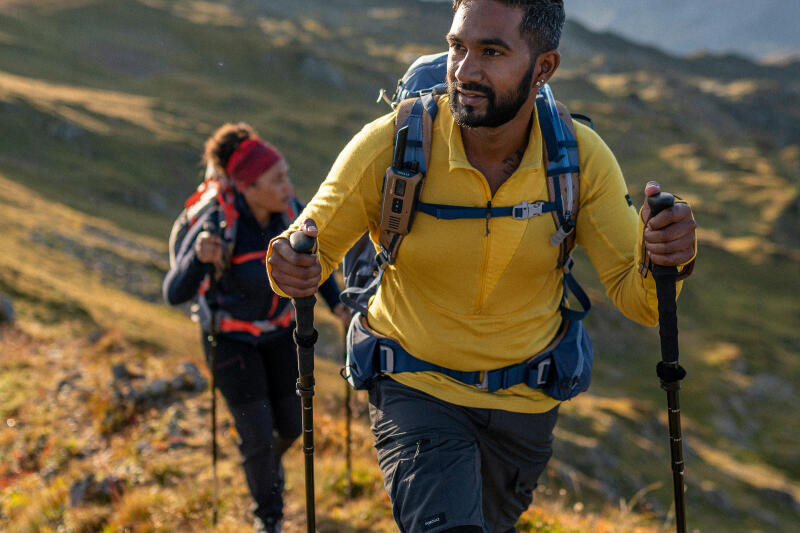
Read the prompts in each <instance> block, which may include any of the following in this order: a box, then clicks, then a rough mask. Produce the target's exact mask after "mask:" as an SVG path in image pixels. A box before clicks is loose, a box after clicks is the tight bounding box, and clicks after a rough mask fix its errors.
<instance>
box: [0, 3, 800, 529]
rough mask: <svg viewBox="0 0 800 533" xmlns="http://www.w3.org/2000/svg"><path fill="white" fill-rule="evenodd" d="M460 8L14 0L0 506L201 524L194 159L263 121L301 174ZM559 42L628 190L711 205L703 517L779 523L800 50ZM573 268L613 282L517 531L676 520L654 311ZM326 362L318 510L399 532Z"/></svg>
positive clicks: (792, 483) (8, 20) (359, 121)
mask: <svg viewBox="0 0 800 533" xmlns="http://www.w3.org/2000/svg"><path fill="white" fill-rule="evenodd" d="M449 20H450V10H449V7H448V6H447V5H437V4H431V3H422V2H414V1H405V2H394V3H392V4H391V6H389V5H387V3H385V2H380V1H378V0H372V1H370V0H367V1H356V0H329V1H327V2H321V1H318V0H297V1H294V2H291V3H284V2H280V3H277V2H276V3H263V2H256V1H254V0H235V1H234V0H231V1H220V2H202V1H184V0H175V1H167V0H121V1H111V0H62V1H55V0H53V1H42V2H37V3H35V4H34V5H32V4H30V3H28V2H22V1H16V0H2V1H0V139H2V141H0V220H2V228H3V231H2V232H0V243H2V249H3V251H4V253H3V254H2V256H1V259H0V261H2V268H0V293H5V294H7V295H9V296H11V297H12V298H13V300H14V303H15V307H16V311H17V315H18V320H17V321H16V323H15V324H14V325H11V326H9V325H6V326H3V327H2V329H1V330H0V350H2V351H1V352H0V370H1V371H0V408H1V409H2V411H1V412H0V419H2V420H0V422H2V423H3V425H2V429H0V498H1V500H0V529H4V530H5V529H8V530H10V531H46V530H47V529H46V528H49V529H50V530H52V531H56V530H58V528H62V530H67V531H70V530H74V531H101V530H104V529H103V528H105V530H106V531H118V530H124V529H125V528H126V527H128V528H129V529H131V528H132V529H133V530H137V531H138V530H142V531H179V530H180V531H197V530H201V529H203V528H207V527H208V520H209V516H210V515H209V513H208V507H209V501H210V469H209V467H208V463H209V458H208V448H207V443H208V432H209V428H208V423H207V419H208V394H207V393H202V392H201V390H202V386H201V385H202V384H201V383H200V382H199V380H198V379H197V378H196V377H193V376H195V374H193V373H192V372H190V371H187V370H186V368H187V367H186V366H185V363H194V364H195V365H196V366H197V367H199V368H202V369H203V370H202V371H203V373H205V369H204V367H203V365H202V358H201V356H200V355H199V352H200V348H199V342H198V340H199V339H198V334H197V332H196V330H195V325H194V324H192V323H191V322H190V321H189V320H188V319H187V318H186V317H185V315H183V314H182V313H181V312H180V310H173V309H168V308H166V307H165V306H163V305H162V304H161V302H160V281H161V278H162V276H163V274H164V272H165V270H166V268H167V264H166V243H165V241H166V236H167V235H168V232H169V226H170V224H171V221H172V219H173V218H174V216H175V214H176V213H177V212H178V211H179V210H180V206H181V203H182V201H183V200H184V199H185V197H186V196H187V195H188V194H189V192H191V190H192V189H193V188H194V187H195V185H196V184H197V182H198V180H199V173H200V171H201V168H200V166H199V155H200V151H201V147H202V143H203V141H204V139H205V138H206V136H207V135H208V134H209V133H211V132H212V131H213V130H214V129H215V128H216V127H217V126H218V125H219V124H221V123H222V122H224V121H228V120H247V121H248V122H250V123H251V124H253V125H254V126H255V127H256V129H257V130H258V131H259V132H260V133H261V134H262V136H263V137H265V138H266V139H269V140H270V141H272V142H274V143H275V144H276V145H277V146H279V147H280V148H281V150H282V151H284V153H285V154H286V155H287V158H288V160H289V162H290V164H291V165H292V175H293V179H294V181H295V183H296V185H297V189H298V192H299V193H300V195H301V197H303V198H309V197H310V196H311V195H312V194H313V192H314V191H315V190H316V188H317V186H318V184H319V182H320V181H321V180H322V179H323V177H324V175H325V173H326V171H327V168H328V167H329V166H330V164H331V162H332V161H333V160H334V158H335V157H336V154H337V153H338V152H339V150H340V149H341V147H342V146H343V145H344V144H345V143H346V142H347V141H348V140H349V139H350V137H351V136H352V135H353V134H354V133H355V132H357V131H358V129H359V128H360V127H361V126H362V125H363V124H364V123H365V122H367V121H369V120H372V119H373V118H376V117H377V116H379V115H381V114H383V113H385V112H386V111H387V110H388V109H387V108H386V106H385V104H378V103H375V97H376V96H377V91H378V89H379V88H386V89H389V90H390V91H391V89H393V87H394V84H395V82H396V79H397V78H398V77H399V75H400V74H402V72H403V71H404V70H405V68H406V65H407V64H408V63H409V62H410V61H411V60H413V59H414V58H415V57H416V56H417V55H419V54H421V53H427V52H432V51H436V50H440V49H443V48H444V40H443V38H442V36H443V34H444V33H445V31H446V29H447V28H448V26H449ZM562 53H563V56H564V59H563V62H562V67H561V69H560V71H559V73H558V75H557V76H556V78H555V79H554V80H553V83H552V85H553V89H554V91H555V92H556V94H557V96H558V97H559V98H560V99H562V100H563V101H565V102H566V103H567V104H568V105H569V107H570V108H571V109H572V110H573V111H577V112H582V113H585V114H589V115H591V116H592V118H593V119H594V121H595V125H596V128H597V130H598V131H599V133H600V134H601V135H602V136H603V138H604V139H605V140H606V142H608V144H609V145H610V146H611V148H612V149H613V150H614V152H615V153H616V154H617V157H618V158H619V160H620V163H621V165H622V168H623V170H624V171H625V173H626V176H627V179H628V182H629V185H630V189H631V193H632V196H633V197H634V199H635V201H636V203H637V204H638V203H641V200H642V188H643V185H644V183H645V182H646V180H647V179H648V178H649V177H657V178H658V179H659V180H660V181H661V182H662V184H664V186H665V188H667V189H669V190H672V191H675V192H676V193H678V194H681V195H682V196H683V197H685V198H687V199H688V200H689V201H690V202H691V203H692V205H693V207H694V209H695V214H696V217H697V220H698V222H699V224H700V226H701V231H700V234H699V236H700V259H699V262H698V267H697V270H696V272H695V274H694V275H693V277H692V278H691V279H690V280H689V281H688V282H687V284H686V287H685V289H684V292H683V294H682V296H681V300H680V302H679V311H680V316H681V321H680V328H681V358H682V360H683V361H684V366H686V368H687V369H688V370H689V377H688V378H687V380H685V381H684V387H683V390H682V392H681V400H682V408H683V417H684V418H683V421H684V432H685V437H686V440H685V445H686V450H685V454H686V463H687V486H688V489H687V501H688V516H689V522H690V525H691V526H692V527H693V528H697V529H699V530H701V531H783V530H789V529H790V525H791V524H792V523H796V522H797V521H798V519H800V503H798V502H800V481H799V479H800V461H799V460H798V455H797V453H796V449H797V444H798V438H797V435H796V434H795V432H793V431H792V428H793V427H794V425H796V417H795V416H794V415H793V409H792V407H793V406H794V405H795V403H796V401H797V395H798V390H797V383H798V363H797V361H796V355H797V353H798V351H800V343H798V336H797V323H798V318H800V313H799V312H798V306H797V302H796V294H797V289H798V262H800V250H799V249H798V248H799V247H798V237H797V235H798V229H799V228H798V220H800V202H799V201H798V181H800V172H798V169H799V168H800V139H798V137H799V136H800V132H798V130H797V128H796V124H797V120H798V119H800V116H798V115H800V105H798V104H800V65H798V64H797V63H790V64H787V65H784V66H766V65H762V64H756V63H753V62H750V61H749V60H747V59H744V58H738V57H715V56H703V57H694V58H681V57H676V56H673V55H669V54H666V53H664V52H661V51H659V50H657V49H655V48H649V47H646V46H639V45H635V44H632V43H630V42H628V41H626V40H624V39H622V38H620V37H617V36H614V35H611V34H597V33H593V32H591V31H589V30H587V29H586V28H584V27H582V26H579V25H577V24H568V26H567V28H566V30H565V35H564V41H563V45H562ZM579 259H585V258H579ZM578 268H579V272H578V275H579V279H581V280H582V281H583V280H585V281H586V282H587V283H588V285H589V286H590V288H591V289H592V292H591V296H592V299H593V302H594V303H595V310H594V311H593V312H592V314H591V315H590V318H589V324H588V326H589V328H590V331H591V332H592V335H593V339H594V341H595V346H596V349H597V354H596V365H595V376H594V380H593V385H592V388H591V389H590V391H589V393H587V394H585V395H582V396H581V397H579V398H577V399H576V400H574V401H571V402H568V403H567V404H565V405H564V408H563V409H562V419H561V421H560V425H559V429H558V432H557V445H556V446H557V448H556V452H555V459H554V461H553V463H552V465H551V466H550V467H549V469H548V473H547V475H546V476H545V479H543V483H542V487H540V489H541V490H540V491H539V492H537V499H536V502H535V505H534V506H533V507H532V508H531V510H530V511H529V513H527V514H526V516H525V518H524V520H523V523H522V524H521V525H520V528H521V530H524V531H554V532H560V531H658V530H660V529H661V528H662V527H663V526H664V525H666V524H669V523H670V521H671V520H672V518H671V511H670V503H671V476H670V471H669V451H668V447H667V439H666V436H667V428H666V413H665V412H666V399H665V397H664V396H665V395H664V393H663V391H662V390H660V388H659V387H658V383H657V378H656V377H655V372H654V367H655V363H656V361H657V360H658V342H657V333H656V331H655V330H653V329H647V328H641V327H639V326H636V325H634V324H632V323H629V322H628V321H626V320H625V319H624V318H622V317H621V316H620V315H619V313H618V312H616V311H615V310H614V309H613V307H612V306H611V305H610V304H609V302H608V300H607V299H606V298H605V296H604V295H603V292H602V287H601V286H600V285H599V283H598V282H597V280H596V279H595V276H594V274H593V272H592V271H591V268H590V266H589V265H588V264H587V262H586V261H585V260H581V261H579V266H578ZM319 322H320V329H321V330H322V334H323V341H322V343H321V344H320V347H319V348H320V350H319V352H320V353H321V354H324V355H328V356H329V357H330V358H332V359H334V360H336V361H338V360H339V358H340V357H341V349H340V348H339V344H340V332H339V331H338V329H337V328H336V325H335V323H334V322H333V320H332V319H331V318H330V317H329V316H328V315H326V314H325V313H324V312H322V311H321V312H320V317H319ZM122 364H124V365H127V366H126V371H125V372H123V371H122V369H121V368H120V366H119V365H122ZM336 366H337V365H336V364H335V363H334V362H330V363H327V362H325V361H321V362H320V367H319V370H318V373H319V376H318V387H317V389H318V391H317V392H318V394H317V397H316V406H317V410H318V414H319V416H318V419H317V424H318V426H317V431H318V433H317V435H318V440H319V442H318V450H317V452H318V453H317V460H318V476H319V480H320V481H319V484H318V488H319V490H318V498H319V502H320V503H319V505H318V514H319V515H320V524H321V525H320V530H321V531H323V530H324V531H391V530H393V525H392V521H391V514H390V511H389V510H388V502H387V501H386V497H385V494H384V493H383V489H382V483H381V481H380V474H379V473H378V471H377V467H376V465H375V461H374V457H373V456H372V453H373V452H372V451H371V448H370V439H369V432H368V429H367V425H366V422H365V412H364V402H365V399H364V398H361V397H358V396H357V398H356V401H355V407H356V412H357V415H358V416H357V418H356V424H355V429H354V434H355V437H356V450H355V453H354V478H355V480H356V483H355V487H354V488H355V493H356V498H355V499H354V500H353V501H351V502H348V501H347V499H346V498H345V492H344V486H343V483H344V477H343V467H342V461H341V455H342V451H343V423H344V422H343V420H342V408H341V397H342V393H343V391H342V387H343V385H342V384H341V382H340V380H339V379H338V377H336V376H335V371H336ZM112 368H116V369H117V370H116V371H115V372H114V373H112ZM182 369H183V370H182ZM176 380H177V381H176ZM162 381H163V382H164V383H166V385H164V383H161V382H162ZM220 432H221V435H222V437H221V439H222V448H223V458H222V463H221V478H222V480H223V483H222V487H223V489H222V511H223V516H224V520H223V530H230V531H237V530H240V528H241V527H243V526H244V525H246V524H247V521H246V516H247V512H246V506H247V497H246V490H245V488H244V483H243V478H242V476H241V475H240V473H239V471H238V466H237V464H236V461H237V451H236V449H235V435H233V432H232V430H231V429H230V424H229V422H227V419H226V418H224V421H223V424H222V425H221V427H220ZM301 455H302V454H301V452H300V450H299V448H298V449H295V450H293V455H292V457H291V458H290V461H291V463H290V465H289V468H288V470H289V495H290V496H289V503H288V512H289V518H288V522H287V530H289V531H301V530H303V527H304V525H303V511H302V505H303V492H302V491H303V487H302V470H301V465H302V457H301ZM90 473H93V474H95V477H96V481H97V483H95V484H94V485H93V484H92V483H91V482H89V481H87V478H88V474H90ZM103 483H105V484H103ZM96 485H102V487H100V488H99V489H98V488H97V487H96ZM93 487H94V488H96V489H97V490H95V491H94V492H93V490H90V489H92V488H93ZM103 487H104V488H103ZM101 489H102V490H101ZM71 496H72V497H71ZM225 528H228V529H225Z"/></svg>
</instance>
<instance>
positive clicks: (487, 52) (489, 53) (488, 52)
mask: <svg viewBox="0 0 800 533" xmlns="http://www.w3.org/2000/svg"><path fill="white" fill-rule="evenodd" d="M483 53H484V54H485V55H487V56H499V55H502V53H501V52H500V50H497V49H496V48H487V49H486V50H484V51H483Z"/></svg>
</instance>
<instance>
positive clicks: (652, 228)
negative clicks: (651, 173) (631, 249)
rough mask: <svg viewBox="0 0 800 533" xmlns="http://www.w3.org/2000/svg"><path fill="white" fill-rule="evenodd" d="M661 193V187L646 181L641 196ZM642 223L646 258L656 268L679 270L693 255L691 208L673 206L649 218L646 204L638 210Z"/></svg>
mask: <svg viewBox="0 0 800 533" xmlns="http://www.w3.org/2000/svg"><path fill="white" fill-rule="evenodd" d="M659 192H661V186H660V185H659V184H658V183H656V182H655V181H650V182H648V183H647V186H646V187H645V190H644V194H645V196H653V195H654V194H658V193H659ZM642 220H644V221H645V228H644V246H645V250H646V251H647V255H648V256H649V257H650V259H651V260H652V261H653V263H655V264H657V265H663V266H679V265H683V264H686V263H688V262H689V261H690V260H691V259H692V257H694V254H695V240H696V236H695V229H696V228H697V224H696V223H695V221H694V218H692V208H691V207H689V205H688V204H685V203H676V204H675V205H673V206H672V207H669V208H667V209H664V210H663V211H661V212H660V213H659V214H658V215H656V216H654V217H652V218H650V206H649V205H648V204H647V200H645V202H644V206H643V208H642Z"/></svg>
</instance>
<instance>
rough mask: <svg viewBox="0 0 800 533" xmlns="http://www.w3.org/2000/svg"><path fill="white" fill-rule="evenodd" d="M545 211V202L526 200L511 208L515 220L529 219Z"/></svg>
mask: <svg viewBox="0 0 800 533" xmlns="http://www.w3.org/2000/svg"><path fill="white" fill-rule="evenodd" d="M543 212H544V202H533V203H532V204H529V203H528V202H526V201H525V200H523V201H522V203H521V204H517V205H515V206H514V207H512V208H511V217H512V218H513V219H514V220H527V219H529V218H533V217H538V216H540V215H541V214H542V213H543Z"/></svg>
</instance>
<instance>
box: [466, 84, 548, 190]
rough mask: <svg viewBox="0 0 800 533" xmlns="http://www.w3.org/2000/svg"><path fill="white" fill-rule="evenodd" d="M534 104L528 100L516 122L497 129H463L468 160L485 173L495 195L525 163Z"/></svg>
mask: <svg viewBox="0 0 800 533" xmlns="http://www.w3.org/2000/svg"><path fill="white" fill-rule="evenodd" d="M534 102H535V100H534V99H533V98H531V99H529V100H528V102H526V103H525V105H523V106H522V108H521V109H520V110H519V113H517V115H516V116H515V117H514V118H513V119H511V120H510V121H508V122H506V123H505V124H503V125H501V126H498V127H496V128H464V127H462V128H461V138H462V139H463V141H464V152H465V153H466V156H467V160H468V161H469V162H470V164H471V165H472V166H473V167H475V168H476V169H478V170H480V171H481V173H483V175H484V177H485V178H486V180H487V182H488V183H489V188H490V189H491V192H492V194H494V193H495V192H496V191H497V189H499V188H500V186H501V185H502V184H503V183H505V181H506V180H507V179H508V178H509V177H510V176H511V174H513V173H514V171H516V170H517V168H518V167H519V164H520V162H521V161H522V156H523V155H524V153H525V149H526V148H527V146H528V139H529V138H530V131H531V126H532V122H533V106H534Z"/></svg>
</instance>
